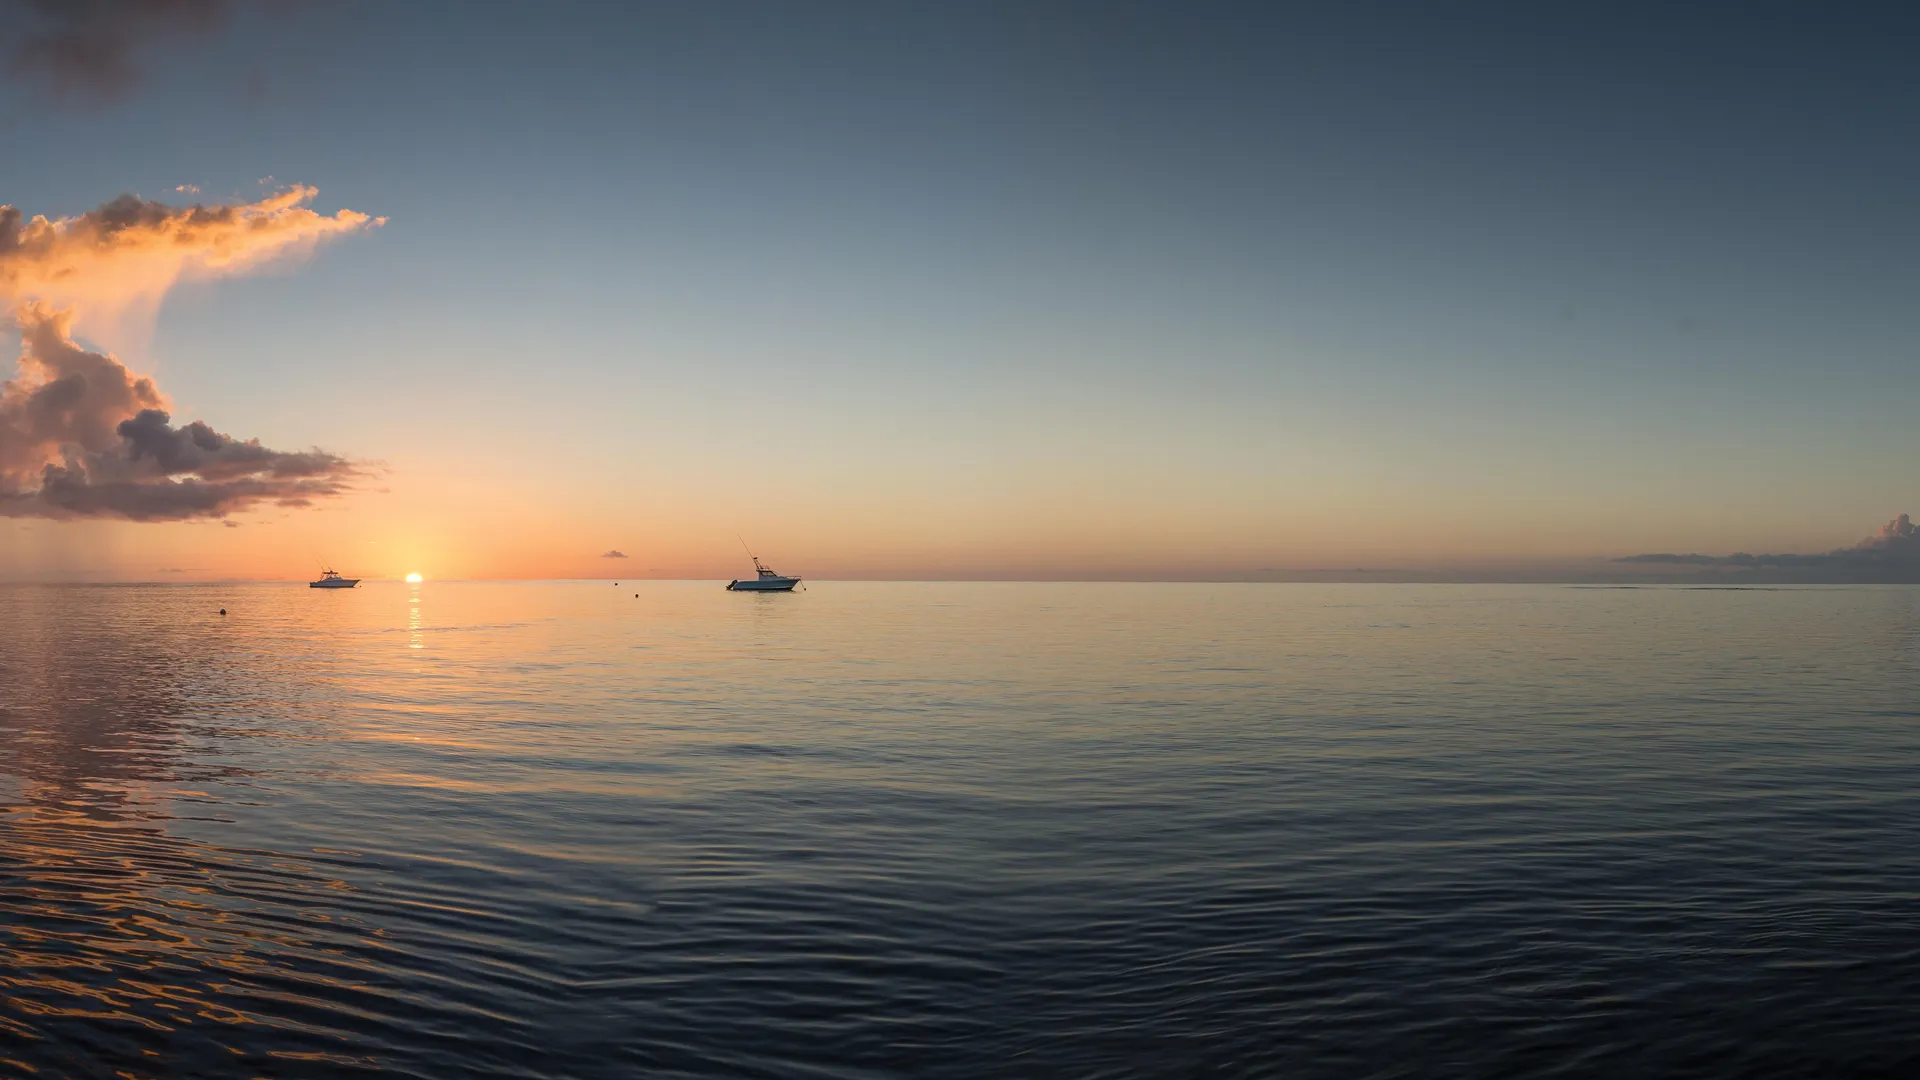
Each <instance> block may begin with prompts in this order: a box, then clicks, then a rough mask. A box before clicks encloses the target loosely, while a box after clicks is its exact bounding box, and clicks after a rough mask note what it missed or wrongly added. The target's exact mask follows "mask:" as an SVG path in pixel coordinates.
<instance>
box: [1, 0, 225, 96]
mask: <svg viewBox="0 0 1920 1080" xmlns="http://www.w3.org/2000/svg"><path fill="white" fill-rule="evenodd" d="M232 7H233V5H232V4H231V3H230V2H229V0H0V19H4V20H5V21H6V23H7V24H8V28H9V30H10V31H11V32H10V33H9V35H8V38H9V41H8V47H7V51H6V54H5V57H4V59H5V63H6V65H7V69H8V71H9V73H10V74H12V75H13V76H15V77H16V78H34V79H44V80H45V81H46V84H47V87H48V89H50V90H51V91H52V92H53V97H54V100H56V101H68V100H72V99H75V98H78V99H83V100H85V101H88V102H90V103H95V104H105V103H108V102H113V101H119V100H121V99H123V98H125V97H126V96H127V94H128V93H129V92H131V91H132V90H133V88H134V87H135V86H136V85H138V84H139V82H140V80H141V78H142V77H143V76H144V74H145V71H144V70H143V68H142V66H141V64H140V61H139V54H140V53H141V52H143V51H147V50H150V49H152V48H154V47H155V46H157V45H160V44H162V43H164V42H167V41H173V40H182V39H188V38H195V37H208V36H211V35H212V34H214V33H215V32H217V31H218V30H220V28H221V27H222V26H224V25H225V24H226V22H227V18H228V16H229V14H231V11H232Z"/></svg>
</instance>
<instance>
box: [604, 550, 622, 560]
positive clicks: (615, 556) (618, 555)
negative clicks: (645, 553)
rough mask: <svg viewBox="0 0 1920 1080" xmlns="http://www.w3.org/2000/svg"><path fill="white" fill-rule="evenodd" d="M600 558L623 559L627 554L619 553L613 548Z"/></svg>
mask: <svg viewBox="0 0 1920 1080" xmlns="http://www.w3.org/2000/svg"><path fill="white" fill-rule="evenodd" d="M600 557H601V558H603V559H624V558H626V557H627V553H626V552H624V551H621V550H620V549H618V548H615V549H614V550H612V551H609V552H607V553H606V554H605V555H602V556H600Z"/></svg>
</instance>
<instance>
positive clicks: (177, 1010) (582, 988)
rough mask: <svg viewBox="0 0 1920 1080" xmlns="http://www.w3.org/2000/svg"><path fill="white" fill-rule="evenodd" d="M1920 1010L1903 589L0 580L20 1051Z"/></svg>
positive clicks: (1386, 1029) (1429, 1048)
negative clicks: (333, 587) (746, 587)
mask: <svg viewBox="0 0 1920 1080" xmlns="http://www.w3.org/2000/svg"><path fill="white" fill-rule="evenodd" d="M223 607H224V608H225V609H226V610H227V612H228V614H227V615H225V616H222V615H220V614H218V612H219V610H220V609H221V608H223ZM1917 1021H1920V590H1916V589H1912V588H1901V587H1852V588H1779V589H1689V588H1632V589H1628V588H1579V587H1559V586H1539V585H1527V586H1493V585H1281V584H1262V585H1231V584H1218V585H1212V584H1026V583H1006V584H985V583H965V584H959V583H955V584H942V583H841V582H818V583H811V582H810V583H809V584H808V588H807V591H804V592H799V593H795V594H792V595H745V594H731V593H727V592H725V591H723V590H722V589H721V588H720V586H719V585H718V584H716V583H659V582H644V583H636V582H622V583H621V584H619V585H618V586H615V585H613V584H612V583H609V582H591V583H588V582H567V583H455V582H427V583H425V584H419V585H404V584H398V583H370V584H368V585H365V586H363V587H361V588H359V589H356V590H351V591H341V592H325V591H319V590H309V589H307V588H304V587H300V586H281V585H173V586H71V587H68V586H27V585H21V586H4V587H0V1076H23V1077H24V1076H32V1077H36V1078H47V1077H88V1078H91V1077H107V1076H121V1077H130V1078H134V1077H153V1078H161V1077H184V1076H191V1077H198V1078H212V1077H229V1076H231V1077H255V1076H273V1077H340V1076H369V1077H372V1076H380V1077H422V1078H427V1077H431V1078H436V1080H439V1078H451V1077H529V1078H531V1077H643V1076H644V1077H696V1076H698V1077H810V1078H848V1080H853V1078H879V1077H982V1076H1034V1077H1171V1076H1274V1077H1341V1078H1348V1077H1427V1076H1461V1077H1466V1076H1474V1077H1490V1076H1504V1077H1521V1076H1567V1077H1573V1076H1622V1077H1627V1076H1632V1077H1646V1076H1702V1077H1719V1076H1729V1077H1731V1076H1743V1077H1744V1076H1783V1077H1785V1076H1809V1075H1826V1076H1868V1075H1884V1076H1899V1075H1912V1074H1914V1073H1915V1072H1917V1071H1920V1022H1917Z"/></svg>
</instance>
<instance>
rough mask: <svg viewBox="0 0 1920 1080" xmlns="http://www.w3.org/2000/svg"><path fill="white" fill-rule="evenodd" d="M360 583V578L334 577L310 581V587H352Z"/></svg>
mask: <svg viewBox="0 0 1920 1080" xmlns="http://www.w3.org/2000/svg"><path fill="white" fill-rule="evenodd" d="M359 584H360V579H359V578H333V579H332V580H329V581H309V582H307V588H309V589H351V588H355V587H357V586H358V585H359Z"/></svg>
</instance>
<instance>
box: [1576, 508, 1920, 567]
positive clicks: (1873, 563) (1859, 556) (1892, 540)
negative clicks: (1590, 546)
mask: <svg viewBox="0 0 1920 1080" xmlns="http://www.w3.org/2000/svg"><path fill="white" fill-rule="evenodd" d="M1614 562H1616V563H1624V564H1629V565H1634V566H1669V567H1675V568H1683V569H1685V568H1691V569H1699V570H1715V571H1720V572H1727V573H1747V574H1761V575H1765V576H1767V577H1768V578H1769V579H1770V580H1778V579H1780V578H1781V576H1782V575H1787V576H1793V577H1800V578H1804V579H1806V580H1810V581H1836V582H1850V583H1856V584H1870V583H1876V582H1884V583H1889V584H1891V583H1899V582H1908V581H1920V526H1917V525H1915V524H1914V523H1913V520H1912V519H1911V518H1910V517H1909V516H1908V515H1906V514H1901V515H1900V516H1899V517H1896V518H1894V519H1893V520H1892V521H1889V522H1887V523H1886V524H1885V525H1882V526H1880V530H1879V531H1878V532H1876V533H1874V534H1873V535H1872V536H1870V537H1868V538H1866V539H1865V540H1862V541H1861V542H1860V543H1858V544H1855V545H1854V546H1852V547H1846V548H1835V549H1834V550H1832V551H1823V552H1818V553H1815V554H1793V553H1784V554H1767V555H1752V554H1748V553H1747V552H1744V551H1740V552H1735V553H1734V554H1732V555H1700V554H1692V553H1689V554H1672V553H1667V552H1655V553H1650V554H1645V555H1628V556H1626V557H1625V558H1620V559H1615V560H1614Z"/></svg>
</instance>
